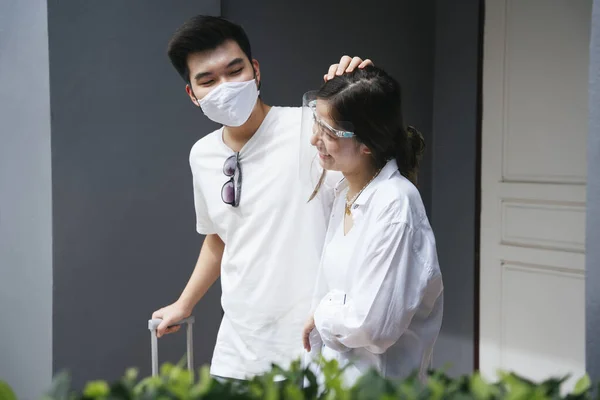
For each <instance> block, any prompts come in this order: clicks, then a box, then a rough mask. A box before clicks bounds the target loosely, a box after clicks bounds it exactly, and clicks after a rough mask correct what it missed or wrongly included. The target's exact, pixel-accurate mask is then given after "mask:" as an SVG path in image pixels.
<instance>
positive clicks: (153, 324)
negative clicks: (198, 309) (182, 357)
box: [148, 316, 194, 376]
mask: <svg viewBox="0 0 600 400" xmlns="http://www.w3.org/2000/svg"><path fill="white" fill-rule="evenodd" d="M161 322H162V319H159V318H155V319H151V320H149V321H148V329H149V330H150V348H151V351H152V376H157V375H158V337H157V336H156V328H158V325H160V323H161ZM183 324H186V325H187V328H186V331H187V350H186V352H187V367H188V369H189V370H190V371H193V369H194V341H193V336H192V326H193V325H194V317H193V316H192V317H188V318H185V319H182V320H181V321H179V322H177V323H175V324H173V325H171V326H177V325H183Z"/></svg>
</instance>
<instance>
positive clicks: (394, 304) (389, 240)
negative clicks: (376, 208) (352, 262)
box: [314, 216, 442, 354]
mask: <svg viewBox="0 0 600 400" xmlns="http://www.w3.org/2000/svg"><path fill="white" fill-rule="evenodd" d="M423 241H429V243H423ZM364 243H366V244H367V250H366V252H364V253H362V254H364V257H363V259H362V260H361V261H360V264H359V265H361V266H362V267H361V268H360V270H359V271H358V272H357V276H354V277H351V279H353V282H352V285H351V288H350V289H349V293H342V292H339V291H331V292H329V293H327V294H326V295H325V297H323V298H322V300H321V302H320V303H319V305H318V306H317V309H316V311H315V315H314V318H315V325H316V328H317V330H318V331H319V334H320V336H321V339H322V340H323V342H324V343H325V345H327V346H328V347H330V348H333V349H334V350H337V351H347V350H349V349H351V348H366V349H367V350H368V351H370V352H372V353H378V354H379V353H383V352H385V351H386V350H387V349H388V348H389V347H390V346H392V345H393V344H394V343H396V341H398V339H399V338H400V336H401V335H402V334H403V333H404V332H405V330H406V329H407V328H408V326H409V325H410V322H411V320H412V318H413V316H414V314H415V312H416V311H417V309H418V308H419V306H420V304H421V302H422V300H423V297H424V295H425V294H426V293H428V295H430V296H435V297H436V298H437V297H438V296H439V294H440V293H441V291H442V287H441V285H442V281H441V276H439V274H438V276H435V277H433V279H432V276H431V275H432V271H433V270H434V269H433V268H432V263H436V264H437V255H436V251H435V242H434V241H433V240H431V239H430V237H428V236H427V235H424V234H422V232H421V231H419V230H417V231H414V230H413V229H411V228H409V227H408V226H407V225H406V224H404V223H399V222H394V221H391V220H390V218H389V217H386V216H381V217H380V218H378V220H377V221H374V223H373V224H372V225H371V227H370V229H369V232H368V233H367V234H366V235H365V238H364ZM416 248H419V250H418V251H417V250H415V249H416ZM423 253H425V254H423Z"/></svg>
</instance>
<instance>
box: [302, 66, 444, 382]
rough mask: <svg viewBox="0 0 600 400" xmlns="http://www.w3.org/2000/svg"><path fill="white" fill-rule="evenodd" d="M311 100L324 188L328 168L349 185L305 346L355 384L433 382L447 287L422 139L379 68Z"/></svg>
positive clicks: (343, 79) (331, 233)
mask: <svg viewBox="0 0 600 400" xmlns="http://www.w3.org/2000/svg"><path fill="white" fill-rule="evenodd" d="M306 102H308V103H309V107H310V108H312V110H313V112H314V120H315V123H314V125H313V135H312V137H311V144H312V145H313V146H315V147H316V148H317V150H318V154H319V161H320V164H321V166H322V167H323V170H324V171H323V175H322V177H321V180H320V183H322V182H323V181H324V180H325V179H324V178H325V174H326V172H327V171H328V170H329V171H340V172H341V173H342V174H343V176H344V179H342V180H341V181H340V182H339V183H338V185H337V187H336V189H335V201H334V205H333V210H332V214H331V219H330V221H329V227H328V232H327V236H326V243H325V247H324V250H323V255H322V258H321V272H320V276H319V280H318V282H317V290H316V296H315V301H314V307H313V310H314V314H313V316H312V317H310V318H309V320H308V321H307V323H306V326H305V328H304V332H303V342H304V347H305V349H306V350H307V351H311V347H312V350H313V351H312V352H311V353H312V354H314V351H315V350H317V351H318V350H321V353H322V355H323V356H324V357H325V358H327V359H332V358H334V359H337V360H338V361H339V363H340V364H341V365H342V366H346V369H345V372H344V378H345V382H346V383H347V384H348V385H351V384H352V383H354V381H355V380H356V379H357V378H358V377H359V376H361V375H362V374H363V373H365V372H366V371H367V370H368V369H370V368H375V369H376V370H377V371H378V372H379V373H380V374H382V375H383V376H386V377H390V378H403V377H406V376H407V375H409V374H411V373H412V372H413V371H415V370H416V371H417V372H418V374H419V376H420V377H421V378H424V376H425V373H426V370H427V368H428V367H429V363H430V360H431V355H432V350H433V345H434V343H435V341H436V339H437V336H438V333H439V331H440V327H441V323H442V309H443V295H442V293H443V285H442V276H441V273H440V269H439V265H438V259H437V253H436V247H435V238H434V235H433V232H432V230H431V227H430V225H429V221H428V219H427V216H426V214H425V208H424V207H423V202H422V200H421V197H420V195H419V191H418V190H417V188H416V186H415V184H416V176H417V167H418V162H419V158H420V156H421V154H422V151H423V148H424V143H423V138H422V136H421V135H420V133H419V132H417V131H416V130H415V129H414V128H410V127H409V128H405V127H404V124H403V119H402V113H401V96H400V87H399V85H398V83H397V82H396V81H395V80H394V79H393V78H391V77H390V76H389V75H387V74H386V73H385V72H384V71H383V70H381V69H379V68H376V67H373V66H369V67H366V68H365V69H360V70H355V71H354V72H352V73H348V74H345V75H342V76H337V77H335V78H334V79H332V80H330V81H328V82H326V83H325V84H324V85H323V86H322V88H321V89H320V90H319V91H318V92H316V93H315V92H312V93H307V95H305V103H306ZM320 186H321V184H318V185H317V188H316V189H315V192H314V193H313V196H314V195H316V193H317V192H318V190H319V189H320ZM323 190H324V188H323ZM315 328H316V329H315ZM311 332H312V333H311ZM321 342H322V344H321ZM315 347H318V348H317V349H315Z"/></svg>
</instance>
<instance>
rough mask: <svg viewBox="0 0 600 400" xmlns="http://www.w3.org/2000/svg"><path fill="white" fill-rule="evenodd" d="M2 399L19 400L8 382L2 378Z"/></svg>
mask: <svg viewBox="0 0 600 400" xmlns="http://www.w3.org/2000/svg"><path fill="white" fill-rule="evenodd" d="M0 400H17V396H15V392H13V391H12V389H11V388H10V386H9V385H8V383H6V382H4V381H2V380H0Z"/></svg>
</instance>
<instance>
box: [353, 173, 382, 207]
mask: <svg viewBox="0 0 600 400" xmlns="http://www.w3.org/2000/svg"><path fill="white" fill-rule="evenodd" d="M382 169H383V168H379V171H377V172H375V175H373V177H372V178H371V179H370V180H369V182H367V183H366V185H365V186H363V187H362V189H360V191H359V192H358V193H356V194H355V195H354V197H353V198H352V200H348V193H350V189H348V192H347V193H346V215H352V211H351V210H350V207H352V204H354V202H355V201H356V199H358V196H360V194H361V193H362V192H363V190H365V189H366V188H367V186H369V184H370V183H371V182H373V180H374V179H375V178H376V177H377V175H379V173H380V172H381V170H382Z"/></svg>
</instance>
